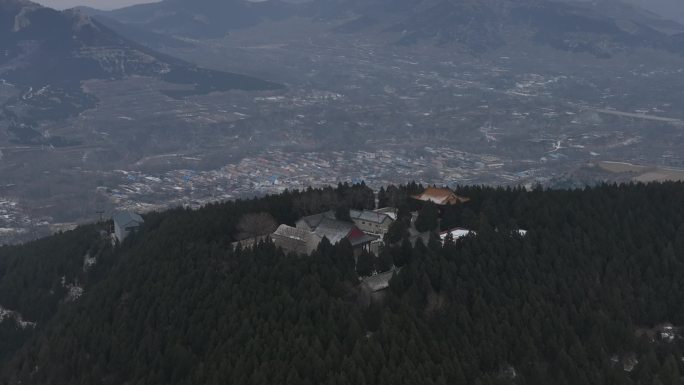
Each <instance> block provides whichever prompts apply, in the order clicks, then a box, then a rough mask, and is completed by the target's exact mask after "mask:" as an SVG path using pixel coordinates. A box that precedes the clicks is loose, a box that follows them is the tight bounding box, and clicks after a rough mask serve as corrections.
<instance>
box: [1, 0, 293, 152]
mask: <svg viewBox="0 0 684 385" xmlns="http://www.w3.org/2000/svg"><path fill="white" fill-rule="evenodd" d="M146 33H147V32H146ZM148 35H150V36H156V35H152V34H150V33H148ZM128 76H148V77H155V78H158V79H161V80H163V81H166V82H169V83H175V84H187V85H189V86H191V87H193V90H192V91H188V93H206V92H210V91H221V90H228V89H241V90H265V89H273V88H279V87H281V86H280V85H278V84H275V83H271V82H268V81H264V80H260V79H256V78H252V77H249V76H243V75H236V74H230V73H224V72H219V71H213V70H208V69H202V68H198V67H196V66H194V65H192V64H189V63H186V62H184V61H182V60H178V59H175V58H172V57H168V56H165V55H162V54H160V53H157V52H155V51H153V50H150V49H148V48H146V47H143V46H142V45H140V44H138V43H134V42H132V41H131V40H128V39H126V38H124V37H122V36H121V35H119V34H117V33H116V32H114V31H113V30H111V29H110V28H108V27H107V26H105V25H104V24H103V23H101V22H99V21H97V20H94V19H92V18H90V17H88V16H85V15H83V14H82V13H80V12H76V11H64V12H59V11H56V10H53V9H49V8H45V7H42V6H40V5H38V4H35V3H31V2H29V1H25V0H2V1H0V87H2V88H3V89H5V90H6V92H2V93H1V94H0V95H2V97H0V108H1V110H0V114H2V116H1V119H0V134H2V129H3V128H4V129H5V130H7V132H8V133H9V136H10V138H11V140H15V141H18V142H22V143H42V144H45V143H43V142H42V141H43V139H42V138H40V134H39V133H38V132H37V131H36V130H35V129H34V126H35V125H36V124H37V123H39V122H40V121H42V120H52V119H56V118H65V117H68V116H71V115H74V114H77V113H79V112H81V111H83V110H84V109H87V108H90V107H93V106H94V105H95V104H96V100H94V99H93V97H92V96H90V95H87V94H85V93H84V92H83V91H82V90H81V82H82V81H84V80H88V79H119V78H123V77H128ZM8 89H9V90H8ZM7 95H13V96H11V97H6V96H7ZM55 140H56V139H55V138H52V139H51V142H50V144H53V145H55V144H60V143H58V142H55Z"/></svg>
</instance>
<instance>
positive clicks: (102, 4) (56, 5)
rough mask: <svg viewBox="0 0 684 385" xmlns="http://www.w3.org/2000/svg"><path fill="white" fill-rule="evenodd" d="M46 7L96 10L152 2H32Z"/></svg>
mask: <svg viewBox="0 0 684 385" xmlns="http://www.w3.org/2000/svg"><path fill="white" fill-rule="evenodd" d="M33 1H35V2H37V3H40V4H43V5H45V6H48V7H52V8H57V9H65V8H71V7H75V6H77V5H86V6H88V7H93V8H98V9H114V8H121V7H125V6H127V5H132V4H140V3H152V2H154V0H33Z"/></svg>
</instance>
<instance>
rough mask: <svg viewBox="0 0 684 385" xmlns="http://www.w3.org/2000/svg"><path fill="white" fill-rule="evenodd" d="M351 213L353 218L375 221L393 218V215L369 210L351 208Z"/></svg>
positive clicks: (380, 221)
mask: <svg viewBox="0 0 684 385" xmlns="http://www.w3.org/2000/svg"><path fill="white" fill-rule="evenodd" d="M349 215H350V216H351V217H352V219H356V220H361V221H367V222H373V223H383V222H384V221H385V220H387V219H391V217H390V216H389V215H387V214H383V213H377V212H374V211H368V210H349Z"/></svg>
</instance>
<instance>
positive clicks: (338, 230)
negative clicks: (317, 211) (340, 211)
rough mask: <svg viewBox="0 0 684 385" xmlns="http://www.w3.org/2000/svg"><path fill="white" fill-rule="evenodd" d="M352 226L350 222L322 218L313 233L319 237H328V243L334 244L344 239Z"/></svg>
mask: <svg viewBox="0 0 684 385" xmlns="http://www.w3.org/2000/svg"><path fill="white" fill-rule="evenodd" d="M353 228H354V225H353V224H352V223H349V222H342V221H338V220H334V219H329V218H323V219H322V220H321V222H320V223H319V224H318V227H316V230H314V233H316V235H318V236H319V237H321V238H323V237H326V238H328V240H329V241H330V243H332V244H335V243H337V242H339V241H341V240H342V239H344V238H345V237H346V236H347V235H348V234H349V232H350V231H352V229H353Z"/></svg>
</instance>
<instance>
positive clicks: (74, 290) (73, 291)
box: [62, 276, 85, 302]
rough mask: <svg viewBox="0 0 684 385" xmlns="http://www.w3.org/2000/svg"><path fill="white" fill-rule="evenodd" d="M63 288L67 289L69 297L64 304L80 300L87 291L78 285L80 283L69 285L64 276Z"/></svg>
mask: <svg viewBox="0 0 684 385" xmlns="http://www.w3.org/2000/svg"><path fill="white" fill-rule="evenodd" d="M62 286H63V287H64V288H65V289H67V295H66V297H65V298H64V302H74V301H76V300H78V299H79V298H81V296H82V295H83V293H84V291H85V290H83V288H82V287H81V286H79V285H78V281H76V282H75V283H67V281H66V277H65V276H62Z"/></svg>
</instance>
